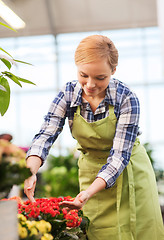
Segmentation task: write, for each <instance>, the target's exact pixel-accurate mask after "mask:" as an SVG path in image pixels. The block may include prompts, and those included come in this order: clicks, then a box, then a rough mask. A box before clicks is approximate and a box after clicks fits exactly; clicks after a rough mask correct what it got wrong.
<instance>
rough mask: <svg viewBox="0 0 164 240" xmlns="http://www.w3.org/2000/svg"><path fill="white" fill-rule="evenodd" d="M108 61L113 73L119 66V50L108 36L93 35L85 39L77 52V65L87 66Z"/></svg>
mask: <svg viewBox="0 0 164 240" xmlns="http://www.w3.org/2000/svg"><path fill="white" fill-rule="evenodd" d="M98 59H106V60H107V62H108V63H109V65H110V67H111V69H112V71H113V70H114V69H115V67H116V66H117V64H118V50H117V49H116V47H115V45H114V43H113V42H112V41H111V40H110V39H109V38H108V37H106V36H102V35H91V36H88V37H86V38H84V39H83V40H82V41H81V42H80V43H79V45H78V47H77V49H76V51H75V64H76V65H78V64H86V63H91V62H95V61H96V60H98Z"/></svg>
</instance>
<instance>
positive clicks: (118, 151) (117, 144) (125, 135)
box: [27, 78, 140, 188]
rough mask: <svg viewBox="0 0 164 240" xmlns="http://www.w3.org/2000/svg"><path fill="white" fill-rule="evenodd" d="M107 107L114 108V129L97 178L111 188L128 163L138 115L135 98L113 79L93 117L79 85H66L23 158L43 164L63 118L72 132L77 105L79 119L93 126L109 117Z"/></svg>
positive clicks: (59, 130)
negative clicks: (113, 135) (106, 156)
mask: <svg viewBox="0 0 164 240" xmlns="http://www.w3.org/2000/svg"><path fill="white" fill-rule="evenodd" d="M109 104H110V105H113V106H114V113H115V115H116V118H117V127H116V132H115V137H114V140H113V147H112V148H111V151H110V155H109V157H108V159H107V163H106V164H105V165H104V166H103V167H102V168H101V169H100V171H99V173H98V175H97V176H98V177H101V178H103V179H104V180H105V181H106V183H107V188H108V187H111V186H113V184H114V183H115V181H116V179H117V177H118V176H119V175H120V174H121V172H122V171H123V170H124V168H125V167H126V166H127V164H128V162H129V159H130V155H131V151H132V148H133V145H134V142H135V139H136V136H137V135H138V133H139V128H138V123H139V115H140V106H139V101H138V98H137V97H136V95H135V94H134V93H133V92H132V91H131V90H130V89H129V88H128V87H127V86H126V85H125V84H124V83H122V82H121V81H119V80H117V79H114V78H112V79H111V80H110V82H109V85H108V87H107V89H106V95H105V98H104V100H103V101H102V102H101V103H100V104H99V106H98V108H97V109H96V111H95V112H94V113H93V112H92V110H91V108H90V105H89V103H88V102H87V101H85V100H84V99H82V88H81V86H80V84H79V82H78V81H72V82H68V83H67V84H66V85H65V86H64V88H63V90H61V91H60V92H59V94H58V95H57V97H56V98H55V99H54V100H53V102H52V103H51V106H50V109H49V111H48V113H47V115H46V116H45V118H44V123H43V125H42V127H41V130H40V132H39V133H38V134H36V135H35V137H34V139H33V142H32V145H31V147H30V149H29V151H28V153H27V157H28V156H30V155H37V156H39V157H40V158H41V159H42V161H43V162H44V161H45V159H46V157H47V155H48V153H49V149H50V147H51V146H52V144H53V143H54V141H55V140H56V138H57V137H58V135H59V134H60V133H61V131H62V129H63V126H64V123H65V119H66V118H68V121H69V126H70V130H72V124H73V118H74V113H75V112H76V109H77V106H78V105H81V115H82V117H83V118H84V119H85V120H86V121H87V122H95V121H97V120H100V119H102V118H105V117H107V116H108V115H109Z"/></svg>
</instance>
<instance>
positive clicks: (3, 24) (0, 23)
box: [0, 22, 17, 32]
mask: <svg viewBox="0 0 164 240" xmlns="http://www.w3.org/2000/svg"><path fill="white" fill-rule="evenodd" d="M0 25H2V26H4V27H7V28H9V29H11V30H12V31H14V32H17V31H16V30H15V29H14V28H12V27H10V26H8V25H7V24H5V23H2V22H0Z"/></svg>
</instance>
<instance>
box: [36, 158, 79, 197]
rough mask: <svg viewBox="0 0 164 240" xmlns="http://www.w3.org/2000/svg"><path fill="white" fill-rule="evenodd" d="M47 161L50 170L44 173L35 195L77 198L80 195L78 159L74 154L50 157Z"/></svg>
mask: <svg viewBox="0 0 164 240" xmlns="http://www.w3.org/2000/svg"><path fill="white" fill-rule="evenodd" d="M47 161H48V169H47V170H46V171H44V172H43V173H42V176H41V182H40V184H37V191H36V194H35V195H36V196H38V197H40V196H45V197H51V196H52V197H58V196H72V197H75V196H76V195H77V194H78V193H79V184H78V167H77V159H76V158H75V157H74V156H73V155H72V154H69V155H67V156H59V157H54V156H52V155H50V156H49V157H48V160H47Z"/></svg>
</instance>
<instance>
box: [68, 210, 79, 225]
mask: <svg viewBox="0 0 164 240" xmlns="http://www.w3.org/2000/svg"><path fill="white" fill-rule="evenodd" d="M65 219H67V227H70V228H73V227H78V226H79V225H80V223H81V221H82V218H79V216H78V210H75V209H74V210H70V211H69V212H68V213H67V214H66V215H65Z"/></svg>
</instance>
